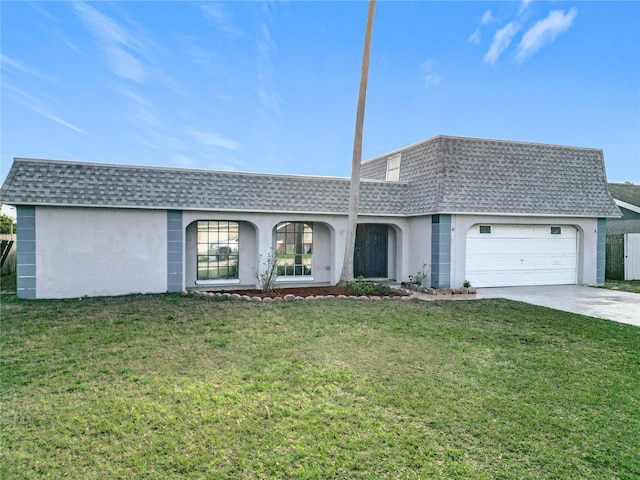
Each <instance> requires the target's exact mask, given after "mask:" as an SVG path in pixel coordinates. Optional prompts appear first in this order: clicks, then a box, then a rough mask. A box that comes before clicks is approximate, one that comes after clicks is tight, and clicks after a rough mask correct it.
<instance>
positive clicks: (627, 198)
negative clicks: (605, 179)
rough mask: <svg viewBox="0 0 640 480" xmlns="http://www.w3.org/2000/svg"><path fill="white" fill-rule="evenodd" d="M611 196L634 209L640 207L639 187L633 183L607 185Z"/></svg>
mask: <svg viewBox="0 0 640 480" xmlns="http://www.w3.org/2000/svg"><path fill="white" fill-rule="evenodd" d="M608 186H609V191H610V192H611V196H612V197H613V198H615V199H616V200H620V201H622V202H625V203H629V204H631V205H635V206H636V207H640V185H634V184H633V183H609V184H608Z"/></svg>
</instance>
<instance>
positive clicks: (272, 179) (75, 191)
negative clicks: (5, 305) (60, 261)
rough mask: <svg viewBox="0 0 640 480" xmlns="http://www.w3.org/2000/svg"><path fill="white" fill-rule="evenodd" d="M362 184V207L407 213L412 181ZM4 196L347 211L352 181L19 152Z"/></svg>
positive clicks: (25, 201) (31, 201)
mask: <svg viewBox="0 0 640 480" xmlns="http://www.w3.org/2000/svg"><path fill="white" fill-rule="evenodd" d="M361 186H362V188H361V194H360V198H361V208H360V212H361V213H369V214H389V215H399V214H403V213H404V206H405V203H406V202H405V197H406V192H407V189H408V185H407V184H405V183H391V182H377V181H373V182H371V181H369V182H367V181H364V182H362V183H361ZM0 198H1V199H2V202H4V203H10V204H13V205H52V206H53V205H55V206H61V205H63V206H102V207H143V208H162V209H165V208H166V209H204V210H243V211H278V212H306V213H311V212H317V213H344V212H347V210H348V198H349V179H348V178H329V177H306V176H294V175H267V174H251V173H237V172H220V171H210V170H190V169H178V168H160V167H144V166H131V165H112V164H97V163H79V162H63V161H52V160H33V159H24V158H18V159H15V160H14V162H13V165H12V166H11V170H10V171H9V174H8V175H7V178H6V180H5V182H4V184H3V185H2V188H0Z"/></svg>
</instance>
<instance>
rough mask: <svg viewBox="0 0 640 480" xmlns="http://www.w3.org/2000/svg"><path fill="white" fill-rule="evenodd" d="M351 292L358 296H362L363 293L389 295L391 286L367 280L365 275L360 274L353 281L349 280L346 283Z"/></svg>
mask: <svg viewBox="0 0 640 480" xmlns="http://www.w3.org/2000/svg"><path fill="white" fill-rule="evenodd" d="M345 287H347V288H348V289H349V290H351V293H353V294H354V295H355V296H356V297H360V296H363V295H378V296H384V295H389V292H390V291H391V287H389V286H388V285H380V284H377V283H373V282H367V281H366V280H365V279H364V277H362V276H360V277H358V278H356V279H355V280H353V281H351V282H347V283H346V284H345Z"/></svg>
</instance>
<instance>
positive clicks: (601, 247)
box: [0, 136, 620, 298]
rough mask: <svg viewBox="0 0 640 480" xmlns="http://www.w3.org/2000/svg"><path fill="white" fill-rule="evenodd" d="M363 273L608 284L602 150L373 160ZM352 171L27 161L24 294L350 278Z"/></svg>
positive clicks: (17, 177)
mask: <svg viewBox="0 0 640 480" xmlns="http://www.w3.org/2000/svg"><path fill="white" fill-rule="evenodd" d="M361 180H362V181H361V186H360V192H361V193H360V210H359V220H358V230H357V236H356V253H355V256H354V269H355V274H356V276H358V275H362V276H364V277H366V278H376V279H389V280H395V281H398V282H400V281H406V280H408V278H409V276H410V275H415V274H416V273H417V272H418V271H420V270H422V268H423V265H425V264H426V265H427V266H428V268H429V270H430V283H431V285H432V286H433V287H435V288H448V287H451V288H457V287H461V286H462V285H463V283H464V282H465V281H469V282H471V284H472V285H473V286H476V287H485V286H487V287H488V286H505V285H549V284H587V285H597V284H602V283H603V282H604V268H605V235H606V220H607V219H608V218H614V217H618V216H619V215H620V213H619V210H618V207H617V206H616V204H615V203H614V201H613V199H612V197H611V195H610V194H609V191H608V190H607V180H606V175H605V167H604V158H603V153H602V151H601V150H598V149H591V148H576V147H566V146H555V145H544V144H534V143H524V142H514V141H502V140H486V139H476V138H461V137H451V136H437V137H434V138H431V139H428V140H425V141H422V142H419V143H417V144H414V145H410V146H407V147H404V148H401V149H399V150H396V151H393V152H390V153H388V154H385V155H381V156H379V157H376V158H373V159H371V160H368V161H366V162H364V163H363V164H362V170H361ZM348 193H349V179H348V178H332V177H316V176H295V175H272V174H256V173H241V172H222V171H206V170H191V169H178V168H157V167H146V166H130V165H115V164H97V163H83V162H68V161H53V160H34V159H21V158H17V159H15V160H14V163H13V165H12V167H11V170H10V171H9V174H8V176H7V178H6V180H5V182H4V184H3V185H2V188H1V189H0V199H1V201H2V202H4V203H9V204H12V205H15V206H16V208H17V216H18V236H17V237H18V238H17V244H18V253H17V257H18V258H17V269H18V280H17V282H18V296H19V297H21V298H65V297H79V296H83V295H89V296H100V295H120V294H129V293H156V292H180V291H184V290H189V289H200V288H206V289H211V290H213V289H223V288H226V289H229V288H233V289H239V288H256V284H257V280H256V271H257V269H259V268H262V266H263V264H264V261H265V259H266V258H267V256H268V255H269V254H270V253H275V256H276V259H277V273H278V276H277V279H276V286H281V287H285V286H286V287H290V286H296V285H299V286H303V285H304V286H307V285H333V284H336V283H337V282H338V281H339V279H340V272H341V266H342V262H343V257H344V247H345V244H344V242H345V239H346V227H347V210H348V197H349V195H348Z"/></svg>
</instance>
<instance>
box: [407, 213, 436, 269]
mask: <svg viewBox="0 0 640 480" xmlns="http://www.w3.org/2000/svg"><path fill="white" fill-rule="evenodd" d="M408 238H409V241H408V245H407V252H408V255H407V257H408V258H407V270H406V276H405V277H403V278H402V281H408V280H409V275H415V274H416V273H418V272H421V271H422V269H423V265H424V264H425V263H426V264H427V267H426V269H428V271H430V270H431V216H430V215H429V216H420V217H412V218H411V219H410V220H409V231H408ZM430 278H431V277H429V279H430Z"/></svg>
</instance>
